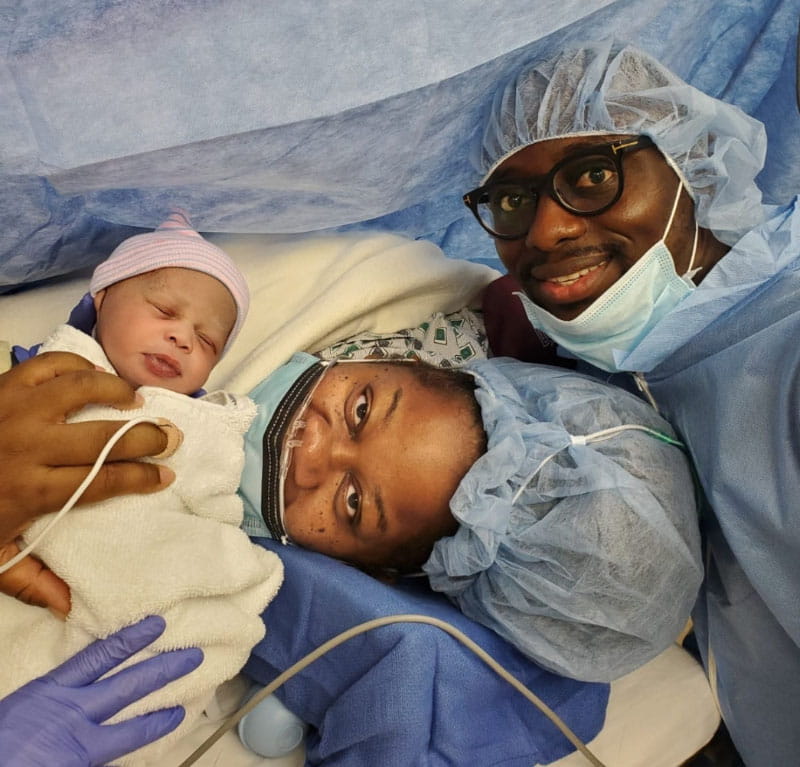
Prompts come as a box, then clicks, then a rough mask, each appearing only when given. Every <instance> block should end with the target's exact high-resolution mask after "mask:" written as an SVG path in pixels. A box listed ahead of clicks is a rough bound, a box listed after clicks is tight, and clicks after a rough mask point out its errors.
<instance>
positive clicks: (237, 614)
mask: <svg viewBox="0 0 800 767" xmlns="http://www.w3.org/2000/svg"><path fill="white" fill-rule="evenodd" d="M56 348H58V349H64V350H66V349H69V350H72V351H76V352H77V353H79V354H81V355H82V356H84V357H87V358H89V359H91V361H93V362H95V363H96V364H101V365H103V366H105V367H108V363H107V361H106V360H105V356H104V355H103V354H102V351H101V350H100V349H99V347H98V346H97V344H96V343H95V342H94V340H93V339H92V338H90V337H89V336H87V335H85V334H82V333H80V332H79V331H75V330H74V329H72V328H68V327H66V326H64V327H62V328H59V329H58V331H56V333H55V334H54V335H53V336H51V338H50V339H48V341H47V342H46V345H43V350H47V349H56ZM139 391H140V393H141V394H142V395H143V397H144V400H145V405H144V406H143V407H142V408H141V409H139V410H135V411H125V412H124V413H121V412H120V411H118V410H114V409H112V408H108V407H94V406H92V407H90V408H85V409H84V410H82V411H81V412H80V413H78V414H77V415H76V416H74V417H72V418H71V419H70V420H74V421H83V420H92V419H96V418H101V419H113V420H127V419H128V418H133V417H136V416H139V415H152V416H160V417H164V418H168V419H170V420H171V421H172V422H173V423H175V424H177V425H178V426H179V427H180V429H181V430H182V431H183V434H184V440H183V444H182V445H181V447H180V448H179V449H178V451H177V452H176V453H175V454H174V455H173V456H172V457H170V458H168V459H165V460H162V461H160V463H164V464H165V465H168V466H170V468H172V469H173V470H174V471H175V473H176V480H175V482H174V483H173V484H172V485H171V486H170V487H168V488H166V489H164V490H162V491H160V492H159V493H156V494H150V495H130V496H124V497H120V498H114V499H111V500H109V501H104V502H102V503H95V504H91V505H87V506H81V507H77V508H74V509H73V510H71V511H70V512H68V513H67V514H66V515H65V516H64V517H62V519H61V520H60V521H59V522H58V523H57V524H56V525H55V527H53V529H52V530H51V531H50V532H49V533H48V534H47V535H46V536H45V538H44V539H43V540H42V542H41V543H40V544H39V545H38V546H37V548H36V556H38V557H40V558H41V559H42V560H44V561H45V562H46V563H47V564H48V566H49V567H50V568H51V569H52V570H53V571H54V572H56V573H57V574H58V575H59V576H60V577H61V578H63V579H64V581H66V583H67V584H68V585H69V587H70V590H71V594H72V609H71V611H70V614H69V616H68V619H67V621H66V622H63V621H60V620H58V619H57V618H56V617H54V616H53V615H52V614H51V613H50V612H48V611H47V610H44V609H42V608H39V607H31V606H29V605H25V604H22V603H21V602H18V601H17V600H15V599H13V598H11V597H7V596H5V595H0V646H1V647H2V648H3V653H4V657H5V661H4V662H3V664H2V666H1V667H0V697H3V696H5V695H7V694H8V693H10V692H11V691H12V690H14V689H16V688H18V687H19V686H21V685H23V684H25V683H26V682H28V681H29V680H30V679H33V678H34V677H36V676H39V675H41V674H43V673H46V672H47V671H49V670H50V669H52V668H53V667H54V666H56V665H58V664H60V663H61V662H63V661H64V660H65V659H67V658H68V657H70V656H71V655H73V654H74V653H75V652H76V651H78V650H79V649H81V648H82V647H84V646H86V645H87V644H89V643H90V642H91V641H92V640H93V639H95V638H96V637H103V636H106V635H108V634H110V633H112V632H114V631H116V630H117V629H119V628H121V627H122V626H125V625H127V624H129V623H132V622H134V621H135V620H137V619H139V618H141V617H144V616H145V615H150V614H158V615H162V616H163V617H164V618H165V619H166V622H167V628H166V631H165V632H164V634H163V635H162V636H161V637H159V639H158V640H157V641H156V642H155V643H154V644H153V645H151V646H150V647H149V648H146V649H145V650H144V651H142V652H141V653H139V654H138V655H137V656H135V658H134V661H135V660H140V659H142V658H144V657H147V656H149V655H152V654H153V653H154V652H156V651H158V650H164V649H175V648H182V647H200V648H201V649H202V650H203V653H204V661H203V663H202V665H201V666H200V667H199V668H198V669H197V670H195V671H193V672H192V673H190V674H189V675H187V676H186V677H183V678H181V679H178V680H177V681H175V682H173V683H171V684H170V685H168V686H167V687H166V688H164V689H162V690H158V691H156V692H155V693H153V694H151V695H149V696H147V697H146V698H145V699H144V700H142V701H139V702H138V703H136V704H134V705H132V706H129V707H128V708H126V709H124V710H123V711H122V712H121V713H120V715H118V717H117V718H128V717H130V716H131V715H133V714H135V713H141V712H144V711H151V710H155V709H158V708H163V707H167V706H172V705H178V704H179V705H182V706H183V707H184V708H185V709H186V718H185V719H184V722H183V723H182V724H181V726H180V727H178V729H177V730H175V731H174V732H173V733H171V734H170V735H168V736H167V737H166V738H163V739H161V740H159V741H157V742H155V743H153V744H150V745H149V746H146V747H144V748H142V749H140V750H139V751H137V752H135V753H134V754H133V755H131V756H128V757H125V758H124V759H121V760H119V761H118V764H120V765H140V764H146V763H147V762H148V761H149V760H150V759H153V758H156V757H157V755H158V754H159V753H162V752H163V751H164V750H165V749H166V748H168V747H169V745H170V744H171V743H172V742H173V741H175V740H176V739H177V738H179V737H181V735H182V734H183V732H184V731H185V730H186V728H188V727H190V726H191V725H192V724H193V723H194V722H195V720H196V719H197V717H198V716H199V715H200V714H201V713H202V711H203V708H204V707H205V706H206V705H207V703H208V702H209V700H210V699H211V697H212V695H213V693H214V691H215V689H216V688H217V686H218V685H219V684H221V683H222V682H224V681H225V680H227V679H230V678H231V677H233V676H234V675H235V674H236V673H237V672H238V671H239V670H240V669H241V667H242V666H243V665H244V663H245V662H246V660H247V658H248V656H249V653H250V650H251V648H252V647H253V645H255V644H256V643H257V642H258V641H259V640H261V639H262V637H263V636H264V623H263V621H262V619H261V617H260V616H261V612H262V611H263V610H264V608H265V607H266V605H267V604H268V603H269V602H270V600H271V599H272V598H273V597H274V596H275V594H276V593H277V591H278V588H279V587H280V584H281V582H282V579H283V567H282V565H281V562H280V560H279V559H278V557H277V556H275V554H273V553H271V552H268V551H266V550H264V549H262V548H260V547H258V546H255V545H254V544H252V543H251V542H250V540H249V538H248V537H247V535H245V533H244V532H242V531H241V530H240V529H239V523H240V522H241V516H242V503H241V500H240V499H239V497H238V496H237V495H236V489H237V487H238V483H239V476H240V473H241V469H242V463H243V460H244V454H243V448H242V436H243V434H244V432H245V431H246V430H247V428H248V426H249V424H250V422H251V420H252V418H253V416H254V415H255V405H254V404H253V403H252V402H251V401H250V400H248V399H247V398H245V397H231V396H230V395H225V394H222V393H221V392H220V393H215V394H212V395H209V396H208V397H207V398H204V399H191V398H190V397H186V396H184V395H181V394H175V393H174V392H170V391H166V390H164V389H155V388H152V387H142V388H141V389H140V390H139ZM50 519H51V516H48V517H44V518H43V519H42V520H40V521H39V522H37V523H36V524H34V525H33V526H32V527H31V528H29V529H28V530H27V531H26V533H25V542H26V543H28V542H30V541H32V540H34V539H35V538H36V536H37V535H38V533H39V532H40V531H41V530H42V529H43V527H44V526H45V525H46V524H47V523H48V522H49V520H50Z"/></svg>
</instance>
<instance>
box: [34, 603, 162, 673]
mask: <svg viewBox="0 0 800 767" xmlns="http://www.w3.org/2000/svg"><path fill="white" fill-rule="evenodd" d="M166 627H167V623H166V621H165V620H164V619H163V618H162V617H161V616H160V615H148V616H147V617H146V618H142V620H140V621H137V622H136V623H132V624H131V625H130V626H125V628H122V629H120V630H119V631H116V632H115V633H113V634H109V635H108V636H107V637H106V638H105V639H98V640H96V641H94V642H92V643H91V644H90V645H88V646H86V647H84V649H83V650H81V651H80V652H78V653H76V654H75V655H73V656H72V657H71V658H69V659H68V660H66V661H64V663H62V664H61V665H60V666H57V667H56V668H54V669H53V670H52V671H51V672H50V673H49V674H47V675H46V677H47V678H49V679H52V680H53V681H55V682H57V683H58V684H60V685H63V686H64V687H83V686H84V685H87V684H91V683H92V682H94V681H95V680H96V679H99V678H100V677H101V676H103V674H107V673H108V672H109V671H111V669H113V668H116V667H117V666H118V665H119V664H120V663H122V661H124V660H127V659H128V658H130V657H131V655H133V654H134V653H137V652H139V650H142V649H143V648H145V647H147V645H149V644H152V643H153V642H154V641H155V640H156V639H158V637H160V636H161V635H162V634H163V633H164V629H165V628H166Z"/></svg>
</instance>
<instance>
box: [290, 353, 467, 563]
mask: <svg viewBox="0 0 800 767" xmlns="http://www.w3.org/2000/svg"><path fill="white" fill-rule="evenodd" d="M300 420H301V422H302V423H303V424H304V426H303V427H302V428H300V429H298V430H297V431H295V433H294V436H293V437H292V438H293V439H294V440H300V441H301V444H300V446H298V447H295V448H293V450H292V454H291V458H290V462H289V469H288V475H287V478H286V481H285V483H284V525H285V527H286V532H287V534H288V536H289V538H290V539H291V540H292V541H293V542H294V543H296V544H297V545H299V546H303V547H305V548H309V549H314V550H316V551H320V552H322V553H325V554H328V555H330V556H333V557H337V558H339V559H343V560H346V561H349V562H352V563H354V564H357V565H361V566H370V565H380V564H381V563H382V562H383V561H385V559H386V555H387V553H388V552H391V551H393V550H396V549H397V547H402V546H403V545H404V544H408V542H409V541H410V540H411V539H413V538H414V537H415V536H418V535H421V534H424V533H426V531H427V532H428V533H430V534H431V537H432V538H433V539H436V538H440V537H442V536H444V535H450V534H452V533H453V532H454V530H455V527H456V523H455V521H454V520H453V517H452V516H451V514H450V509H449V501H450V498H451V497H452V495H453V493H454V492H455V489H456V487H457V486H458V483H459V482H460V480H461V478H462V477H463V476H464V474H465V473H466V472H467V470H468V469H469V467H470V466H471V464H472V462H473V461H474V460H475V458H476V455H475V445H476V438H475V434H474V428H475V427H474V424H473V421H474V418H473V416H472V415H471V414H470V413H469V412H468V411H467V409H466V407H465V406H464V405H463V404H462V403H461V402H460V400H459V399H458V398H456V397H452V396H447V395H446V394H442V393H440V392H433V391H431V389H430V388H426V387H423V386H422V385H421V384H420V383H419V382H418V381H417V380H416V378H415V377H414V375H413V373H412V372H411V371H409V370H408V369H406V367H405V366H403V365H383V364H380V363H339V364H337V365H334V366H333V367H332V368H331V369H330V370H328V371H327V372H326V373H325V375H324V376H323V378H322V380H321V382H320V383H319V384H318V386H317V388H316V390H315V391H314V394H313V397H312V399H311V402H310V404H309V405H308V407H307V408H306V410H305V412H304V413H303V414H302V415H301V416H300Z"/></svg>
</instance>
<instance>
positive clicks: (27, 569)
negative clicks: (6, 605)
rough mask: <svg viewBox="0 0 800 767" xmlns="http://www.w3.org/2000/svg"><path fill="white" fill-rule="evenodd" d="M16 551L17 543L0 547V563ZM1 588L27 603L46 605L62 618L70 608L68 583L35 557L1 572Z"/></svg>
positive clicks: (26, 558) (6, 560)
mask: <svg viewBox="0 0 800 767" xmlns="http://www.w3.org/2000/svg"><path fill="white" fill-rule="evenodd" d="M18 553H19V547H18V546H17V544H16V543H10V544H7V545H5V546H0V564H4V563H5V562H8V560H9V559H11V558H12V557H14V556H16V555H17V554H18ZM0 591H2V592H3V593H4V594H8V595H9V596H12V597H14V598H15V599H19V600H20V601H22V602H25V603H27V604H31V605H37V606H38V607H49V608H50V609H51V610H53V611H55V612H56V613H58V614H59V615H62V616H64V617H66V616H67V613H69V610H70V593H69V587H68V586H67V584H66V583H64V581H62V580H61V578H59V577H58V576H57V575H56V574H55V573H54V572H53V571H52V570H50V569H48V568H47V567H46V566H45V565H44V564H43V563H42V562H40V561H39V560H38V559H35V558H34V557H25V558H24V559H22V560H21V561H20V562H18V563H17V564H16V565H14V567H12V568H11V569H10V570H7V571H6V572H4V573H0Z"/></svg>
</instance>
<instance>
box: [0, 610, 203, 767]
mask: <svg viewBox="0 0 800 767" xmlns="http://www.w3.org/2000/svg"><path fill="white" fill-rule="evenodd" d="M164 627H165V623H164V619H163V618H160V617H158V616H150V617H148V618H145V619H144V620H142V621H140V622H139V623H135V624H133V625H132V626H128V627H126V628H124V629H122V630H121V631H118V632H117V633H116V634H112V635H111V636H109V637H107V638H106V639H100V640H98V641H96V642H94V643H92V644H91V645H89V646H88V647H87V648H85V649H84V650H81V652H79V653H77V654H76V655H74V656H73V657H72V658H70V659H69V660H67V661H66V662H65V663H63V664H62V665H60V666H59V667H58V668H56V669H54V670H53V671H51V672H50V673H48V674H45V675H44V676H41V677H39V678H37V679H34V680H33V681H31V682H29V683H28V684H26V685H25V686H24V687H21V688H20V689H19V690H17V691H16V692H14V693H12V694H11V695H9V696H8V697H6V698H3V699H2V700H0V754H2V762H3V765H4V766H5V767H53V765H58V766H59V767H95V766H99V765H105V764H106V763H107V762H109V761H111V760H113V759H116V758H118V757H120V756H123V755H124V754H128V753H130V752H131V751H134V750H136V749H137V748H141V747H142V746H144V745H147V744H148V743H150V742H152V741H154V740H157V739H158V738H160V737H162V736H163V735H166V734H167V733H168V732H171V731H172V730H174V729H175V728H176V727H177V726H178V725H179V724H180V723H181V721H182V720H183V716H184V710H183V708H181V707H180V706H177V707H174V708H168V709H163V710H161V711H154V712H152V713H149V714H143V715H142V716H137V717H134V718H132V719H128V720H126V721H124V722H120V723H118V724H107V725H101V724H100V723H101V722H103V721H105V720H106V719H108V718H109V717H111V716H113V715H114V714H116V713H117V712H118V711H120V710H121V709H122V708H124V707H125V706H127V705H128V704H130V703H133V702H134V701H136V700H139V699H140V698H143V697H144V696H145V695H148V694H149V693H151V692H153V691H154V690H158V689H160V688H161V687H164V686H165V685H167V684H168V683H169V682H171V681H173V680H174V679H177V678H178V677H181V676H183V675H184V674H188V673H189V672H190V671H192V670H194V669H195V668H197V667H198V666H199V665H200V663H201V662H202V660H203V653H202V652H201V651H200V650H198V649H194V648H190V649H187V650H175V651H173V652H165V653H162V654H160V655H156V656H155V657H153V658H148V659H147V660H144V661H142V662H140V663H137V664H135V665H133V666H130V667H129V668H126V669H123V670H122V671H119V672H117V673H116V674H114V675H113V676H111V677H108V678H106V679H103V680H101V681H96V680H97V679H98V678H99V677H100V676H102V675H103V674H105V673H106V672H108V671H110V670H111V669H113V668H114V667H116V666H118V665H119V664H120V663H121V662H122V661H124V660H125V659H127V658H129V657H131V656H132V655H133V654H134V653H136V652H138V651H139V650H141V649H142V648H143V647H146V646H147V645H149V644H150V643H151V642H153V640H155V639H156V638H157V637H158V636H160V635H161V633H162V632H163V631H164ZM9 660H10V659H9Z"/></svg>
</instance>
